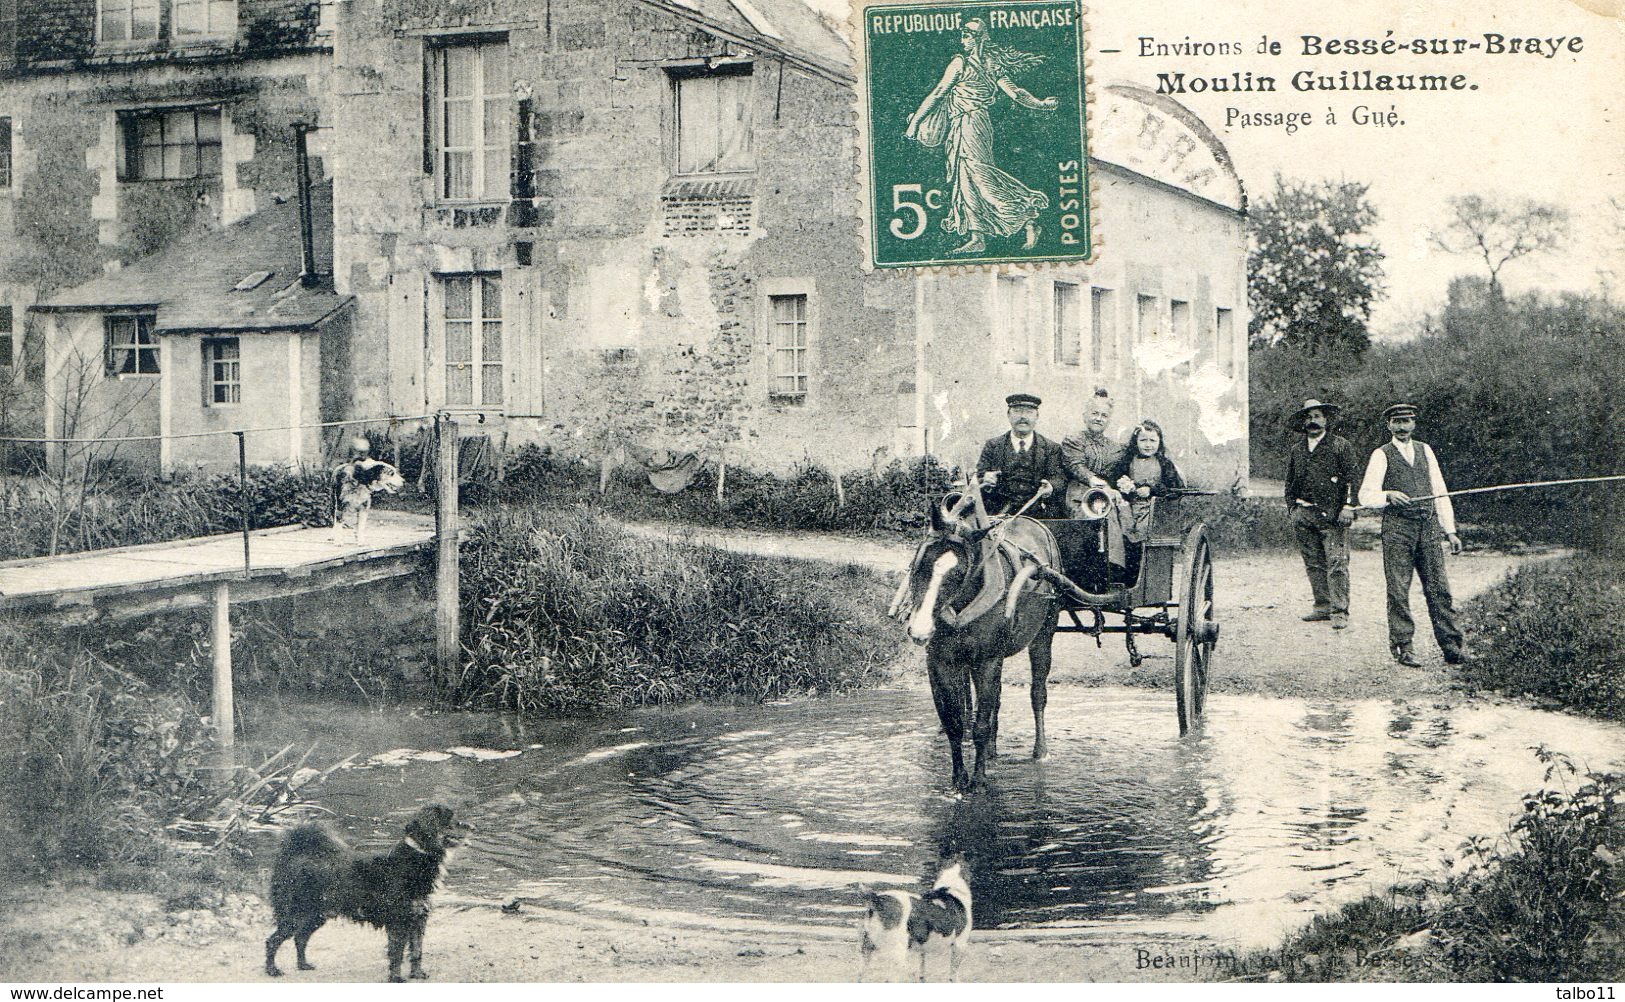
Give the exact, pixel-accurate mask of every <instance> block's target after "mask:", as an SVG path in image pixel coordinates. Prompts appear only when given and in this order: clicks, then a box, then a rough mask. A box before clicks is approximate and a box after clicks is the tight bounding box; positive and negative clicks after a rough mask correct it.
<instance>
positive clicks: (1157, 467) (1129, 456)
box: [1106, 418, 1185, 581]
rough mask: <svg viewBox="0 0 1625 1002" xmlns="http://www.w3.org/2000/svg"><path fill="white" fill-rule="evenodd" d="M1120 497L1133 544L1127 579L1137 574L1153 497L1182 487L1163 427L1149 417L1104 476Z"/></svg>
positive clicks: (1133, 432) (1149, 530)
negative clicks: (1123, 502)
mask: <svg viewBox="0 0 1625 1002" xmlns="http://www.w3.org/2000/svg"><path fill="white" fill-rule="evenodd" d="M1106 479H1107V480H1109V481H1110V482H1111V483H1112V485H1113V486H1115V487H1116V488H1117V489H1118V491H1120V492H1121V493H1122V495H1123V500H1124V501H1125V502H1126V503H1127V504H1128V509H1129V518H1128V519H1127V520H1126V524H1125V525H1124V531H1123V535H1124V536H1125V537H1126V538H1127V540H1128V541H1129V542H1130V543H1132V544H1135V545H1133V546H1130V547H1129V548H1128V554H1127V557H1128V560H1127V563H1128V567H1127V568H1126V570H1127V572H1128V580H1130V581H1133V580H1135V578H1136V577H1137V576H1138V574H1139V569H1140V568H1139V565H1140V555H1141V551H1142V550H1143V549H1144V544H1145V541H1146V539H1147V538H1149V537H1150V535H1151V513H1152V511H1153V509H1154V508H1155V507H1156V505H1155V504H1154V503H1153V502H1154V499H1155V498H1160V497H1167V496H1169V495H1170V494H1173V493H1174V492H1175V491H1178V490H1180V489H1182V488H1184V486H1185V478H1184V477H1181V476H1180V475H1179V468H1178V467H1176V466H1175V465H1174V461H1173V460H1172V459H1170V458H1168V444H1167V441H1166V439H1165V438H1164V436H1163V434H1162V426H1161V425H1159V424H1157V423H1156V422H1155V421H1152V420H1150V419H1149V418H1148V419H1146V420H1144V421H1141V422H1140V423H1139V424H1138V425H1136V426H1135V427H1134V430H1133V431H1132V432H1131V433H1130V434H1129V440H1128V447H1127V448H1126V449H1124V450H1123V455H1122V456H1121V457H1119V458H1118V460H1117V463H1116V464H1115V465H1113V467H1112V469H1111V471H1110V472H1109V473H1108V474H1107V477H1106Z"/></svg>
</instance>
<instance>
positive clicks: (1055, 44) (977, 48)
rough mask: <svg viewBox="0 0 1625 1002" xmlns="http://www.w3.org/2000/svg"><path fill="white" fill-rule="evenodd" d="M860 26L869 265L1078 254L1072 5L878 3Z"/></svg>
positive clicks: (1077, 90)
mask: <svg viewBox="0 0 1625 1002" xmlns="http://www.w3.org/2000/svg"><path fill="white" fill-rule="evenodd" d="M862 30H863V46H864V61H863V74H862V84H863V87H864V90H863V101H864V103H865V112H866V115H865V117H866V119H867V130H866V134H865V135H864V137H863V138H864V141H865V145H866V152H867V160H868V162H867V164H866V167H867V170H868V180H869V185H868V197H869V202H870V204H869V206H868V210H869V211H868V223H869V227H868V233H867V234H866V236H867V238H868V245H869V260H870V263H871V264H872V265H873V266H874V267H876V268H906V267H921V266H935V265H964V264H1004V263H1022V262H1036V261H1071V260H1082V259H1086V258H1088V257H1089V255H1090V253H1091V250H1092V246H1091V245H1092V241H1091V239H1090V225H1091V219H1090V204H1089V157H1088V131H1087V123H1086V109H1087V103H1086V101H1085V98H1084V72H1083V70H1084V67H1083V49H1084V41H1083V39H1084V32H1083V21H1082V17H1081V14H1080V9H1079V6H1078V4H1077V3H1076V2H1075V0H1047V2H1046V0H995V2H938V3H907V4H877V5H871V6H866V7H865V8H864V9H863V29H862Z"/></svg>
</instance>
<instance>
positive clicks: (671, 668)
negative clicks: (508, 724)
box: [443, 507, 898, 712]
mask: <svg viewBox="0 0 1625 1002" xmlns="http://www.w3.org/2000/svg"><path fill="white" fill-rule="evenodd" d="M462 567H463V605H464V609H465V610H466V615H465V628H464V633H463V646H464V650H465V658H464V660H465V663H466V667H465V669H464V671H463V672H462V673H461V674H460V675H459V676H458V677H456V678H453V679H446V680H443V681H444V682H445V683H446V685H447V686H448V688H449V690H450V691H451V692H452V693H453V694H454V695H455V696H456V697H457V698H458V699H460V700H462V701H465V702H468V703H473V704H476V705H491V706H501V707H506V708H511V709H517V710H520V711H524V712H577V711H584V710H593V709H601V708H604V707H615V706H630V705H639V704H646V703H663V702H678V701H682V700H690V699H711V698H743V699H752V700H758V699H767V698H772V697H776V696H782V695H787V694H794V693H820V692H830V691H837V690H842V689H851V688H855V687H858V686H861V685H864V684H866V683H868V682H871V681H873V680H875V679H876V678H878V677H879V676H880V675H881V674H882V673H883V671H884V669H885V667H886V665H887V664H888V663H889V662H890V660H891V659H892V658H893V657H894V656H895V654H896V652H897V644H898V640H897V634H896V630H895V627H894V625H893V624H891V623H889V622H887V621H886V620H885V618H884V614H883V609H884V607H885V605H886V601H887V597H888V592H889V589H888V586H887V585H886V584H885V583H884V582H882V581H881V580H880V579H879V578H878V577H876V576H874V575H873V574H870V573H869V572H867V571H865V570H863V569H861V568H856V567H845V568H840V567H835V568H831V567H828V566H822V565H820V566H817V567H816V568H813V567H809V566H808V565H806V564H803V563H801V562H798V561H788V560H776V559H769V558H763V557H751V556H746V555H743V554H738V553H731V552H727V551H724V550H719V549H714V548H710V547H704V546H693V545H687V544H681V543H676V542H667V541H660V540H650V539H647V538H644V537H641V536H636V535H633V534H631V533H628V532H627V531H625V530H624V529H621V528H619V527H618V526H616V525H615V524H614V523H613V522H610V521H608V520H606V519H604V518H602V517H600V516H596V515H593V514H590V513H585V512H574V513H562V514H561V513H557V512H554V511H551V510H549V509H547V508H544V507H526V508H501V509H496V510H491V511H487V512H485V513H484V514H483V515H482V516H481V517H480V518H479V520H478V521H477V522H476V524H475V527H474V529H473V535H472V539H471V540H470V541H469V542H468V543H467V544H466V545H465V547H464V551H463V564H462Z"/></svg>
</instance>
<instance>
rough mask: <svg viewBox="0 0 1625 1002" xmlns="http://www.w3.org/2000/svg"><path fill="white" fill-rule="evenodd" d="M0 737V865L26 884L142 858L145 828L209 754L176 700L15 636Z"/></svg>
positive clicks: (5, 662)
mask: <svg viewBox="0 0 1625 1002" xmlns="http://www.w3.org/2000/svg"><path fill="white" fill-rule="evenodd" d="M0 733H4V734H5V735H6V736H7V740H6V741H5V742H4V743H3V744H0V865H4V866H6V867H7V872H11V873H26V874H33V875H45V874H49V873H51V872H53V871H56V870H60V869H64V868H74V867H78V868H95V867H99V866H103V865H106V864H110V863H117V862H129V861H141V860H147V859H151V858H153V857H154V856H155V855H156V854H157V852H158V843H157V840H156V837H155V833H156V831H157V829H158V827H159V825H158V824H157V823H156V822H155V820H154V819H161V818H167V817H168V816H169V813H168V812H169V811H170V809H171V808H173V807H175V806H177V805H178V804H179V803H180V802H181V801H183V800H185V799H187V798H188V797H190V796H192V795H193V794H195V793H196V792H197V790H198V789H199V788H200V780H199V779H198V773H197V771H196V770H197V768H198V767H199V766H200V765H201V764H202V762H203V757H204V755H205V754H206V752H207V750H208V746H209V745H208V737H209V736H208V728H207V726H206V724H205V723H204V721H203V718H202V717H201V716H200V715H199V714H198V713H197V712H196V710H195V709H193V707H192V705H191V703H190V702H189V701H188V700H187V699H186V698H185V697H184V696H181V695H176V694H167V693H158V692H155V691H153V690H152V689H151V688H149V687H148V686H147V685H146V684H144V683H142V682H141V681H139V680H137V679H136V678H134V677H133V676H131V675H128V674H126V673H124V672H121V671H119V670H117V669H115V668H113V667H111V666H110V665H108V664H106V663H105V662H102V661H100V660H98V659H96V658H94V657H91V656H89V655H87V654H85V653H84V652H83V651H68V650H63V649H60V648H57V647H55V646H54V645H52V644H50V643H48V642H47V640H46V639H45V638H44V637H42V636H39V635H35V634H32V633H30V632H26V631H22V630H16V629H12V630H7V631H5V632H4V633H3V634H0Z"/></svg>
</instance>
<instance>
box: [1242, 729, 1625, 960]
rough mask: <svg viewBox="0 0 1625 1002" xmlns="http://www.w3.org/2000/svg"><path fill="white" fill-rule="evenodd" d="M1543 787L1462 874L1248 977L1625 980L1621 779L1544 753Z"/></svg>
mask: <svg viewBox="0 0 1625 1002" xmlns="http://www.w3.org/2000/svg"><path fill="white" fill-rule="evenodd" d="M1537 754H1538V755H1539V756H1540V758H1541V760H1542V761H1543V762H1544V763H1546V766H1547V769H1546V783H1545V785H1544V786H1543V787H1542V789H1540V790H1538V791H1536V792H1534V793H1531V794H1528V795H1527V796H1526V797H1525V798H1524V801H1523V810H1522V813H1520V814H1519V815H1518V817H1517V818H1516V820H1514V821H1513V823H1512V824H1511V826H1510V827H1509V828H1508V830H1507V832H1506V833H1505V835H1503V836H1502V837H1500V838H1498V839H1475V840H1473V841H1470V842H1468V843H1464V844H1463V845H1462V847H1461V865H1460V867H1459V868H1458V870H1457V872H1456V873H1454V874H1452V875H1450V876H1448V877H1443V878H1440V879H1437V880H1430V881H1423V882H1420V883H1417V884H1413V885H1409V886H1407V887H1404V888H1399V889H1396V890H1394V891H1392V892H1390V893H1389V894H1387V895H1383V896H1377V897H1370V898H1366V899H1363V900H1361V901H1358V902H1355V903H1353V904H1351V905H1349V906H1347V907H1345V908H1344V909H1343V910H1342V911H1340V912H1338V913H1337V914H1335V915H1332V916H1325V917H1319V918H1316V919H1315V920H1314V922H1313V923H1311V924H1310V926H1309V927H1308V928H1307V929H1305V930H1304V931H1303V932H1301V933H1299V934H1298V935H1296V936H1293V937H1291V938H1290V939H1288V940H1287V941H1286V942H1285V943H1284V944H1283V945H1282V946H1281V947H1280V948H1278V949H1275V950H1271V951H1268V953H1267V954H1256V955H1254V956H1253V957H1250V958H1244V959H1243V961H1242V962H1241V964H1240V970H1242V971H1245V972H1247V974H1248V976H1256V977H1260V978H1267V979H1269V980H1281V979H1285V980H1289V981H1344V980H1353V981H1450V982H1460V981H1521V982H1529V981H1564V982H1569V981H1579V982H1589V981H1616V980H1618V979H1619V978H1620V976H1621V974H1622V973H1625V910H1621V909H1620V908H1619V907H1618V902H1619V899H1620V897H1621V896H1625V775H1621V774H1619V773H1599V772H1585V773H1582V772H1581V771H1580V770H1579V769H1578V768H1577V767H1575V765H1574V764H1573V763H1571V762H1570V761H1569V760H1568V759H1567V758H1566V757H1565V756H1563V755H1562V754H1560V753H1556V752H1552V751H1548V750H1547V749H1545V748H1541V749H1539V750H1538V751H1537Z"/></svg>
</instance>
